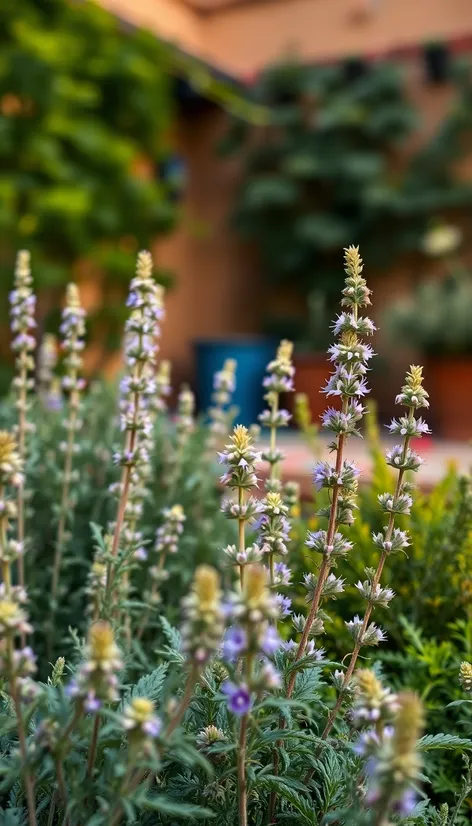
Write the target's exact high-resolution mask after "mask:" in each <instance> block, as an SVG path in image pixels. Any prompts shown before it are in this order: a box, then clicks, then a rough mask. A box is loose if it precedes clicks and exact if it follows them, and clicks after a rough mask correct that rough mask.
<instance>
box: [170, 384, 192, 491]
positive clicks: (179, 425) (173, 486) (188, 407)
mask: <svg viewBox="0 0 472 826" xmlns="http://www.w3.org/2000/svg"><path fill="white" fill-rule="evenodd" d="M194 415H195V396H194V394H193V391H192V390H191V389H190V387H188V385H186V384H184V385H182V387H181V388H180V393H179V396H178V399H177V415H176V417H175V449H174V451H173V453H172V454H171V456H170V460H171V463H172V464H171V468H170V473H169V483H168V484H169V502H170V504H173V501H174V498H175V495H176V492H177V486H178V483H179V480H180V475H181V472H182V466H183V464H184V460H185V454H186V450H187V447H188V444H189V440H190V437H191V435H192V433H193V431H194V429H195V418H194Z"/></svg>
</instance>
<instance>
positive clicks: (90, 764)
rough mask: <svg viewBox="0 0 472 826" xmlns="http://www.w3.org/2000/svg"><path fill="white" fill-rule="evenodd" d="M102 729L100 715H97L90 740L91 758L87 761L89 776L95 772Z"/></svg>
mask: <svg viewBox="0 0 472 826" xmlns="http://www.w3.org/2000/svg"><path fill="white" fill-rule="evenodd" d="M99 731H100V717H99V716H98V714H97V716H96V717H95V721H94V724H93V730H92V739H91V740H90V750H89V758H88V763H87V774H88V776H89V777H92V774H93V767H94V764H95V757H96V755H97V743H98V732H99Z"/></svg>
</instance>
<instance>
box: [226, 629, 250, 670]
mask: <svg viewBox="0 0 472 826" xmlns="http://www.w3.org/2000/svg"><path fill="white" fill-rule="evenodd" d="M246 646H247V635H246V632H245V630H244V628H241V627H240V626H238V625H233V626H232V627H231V628H228V630H227V632H226V635H225V639H224V642H223V657H224V659H225V660H228V662H230V663H232V662H235V661H236V660H237V658H238V657H239V655H240V654H241V652H242V651H244V650H245V648H246Z"/></svg>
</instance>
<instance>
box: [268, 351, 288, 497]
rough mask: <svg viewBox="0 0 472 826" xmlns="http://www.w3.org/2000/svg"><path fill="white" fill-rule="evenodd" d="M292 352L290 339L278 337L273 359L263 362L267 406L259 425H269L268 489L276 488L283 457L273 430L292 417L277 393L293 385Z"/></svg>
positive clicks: (285, 423)
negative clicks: (279, 338)
mask: <svg viewBox="0 0 472 826" xmlns="http://www.w3.org/2000/svg"><path fill="white" fill-rule="evenodd" d="M292 353H293V344H292V342H291V341H287V340H284V341H281V342H280V345H279V348H278V350H277V355H276V357H275V359H273V360H272V361H271V362H269V364H268V365H267V376H266V377H265V379H264V382H263V384H264V387H265V388H266V390H267V392H266V394H265V396H264V399H265V401H266V402H267V408H266V410H264V411H263V412H262V413H261V414H260V416H259V421H260V423H261V425H263V426H264V427H268V428H269V429H270V445H269V448H268V449H267V450H265V451H264V453H263V459H264V461H266V462H268V463H269V465H270V479H269V480H268V485H269V488H270V489H272V490H279V488H280V481H279V480H278V478H277V472H278V466H279V464H280V462H281V461H282V459H283V458H284V457H283V453H282V452H281V451H280V450H278V449H277V446H276V437H277V430H278V429H279V428H280V427H286V426H287V425H288V423H289V422H290V419H291V418H292V416H291V414H290V413H289V412H288V410H284V409H283V408H281V407H280V394H281V393H292V392H293V391H294V389H295V388H294V386H293V376H294V374H295V368H294V366H293V364H292Z"/></svg>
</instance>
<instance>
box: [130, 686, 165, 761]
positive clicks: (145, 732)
mask: <svg viewBox="0 0 472 826" xmlns="http://www.w3.org/2000/svg"><path fill="white" fill-rule="evenodd" d="M123 728H124V729H125V731H126V732H127V733H128V740H129V742H130V744H131V745H132V746H133V747H135V748H136V747H139V748H140V749H143V748H144V749H146V748H147V747H148V746H149V744H150V741H152V740H153V739H154V738H156V737H159V734H160V731H161V728H162V723H161V721H160V719H159V717H157V716H156V714H155V709H154V703H153V702H151V700H148V699H147V698H145V697H135V698H134V699H133V700H131V702H130V704H129V705H127V706H126V707H125V709H124V711H123Z"/></svg>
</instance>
